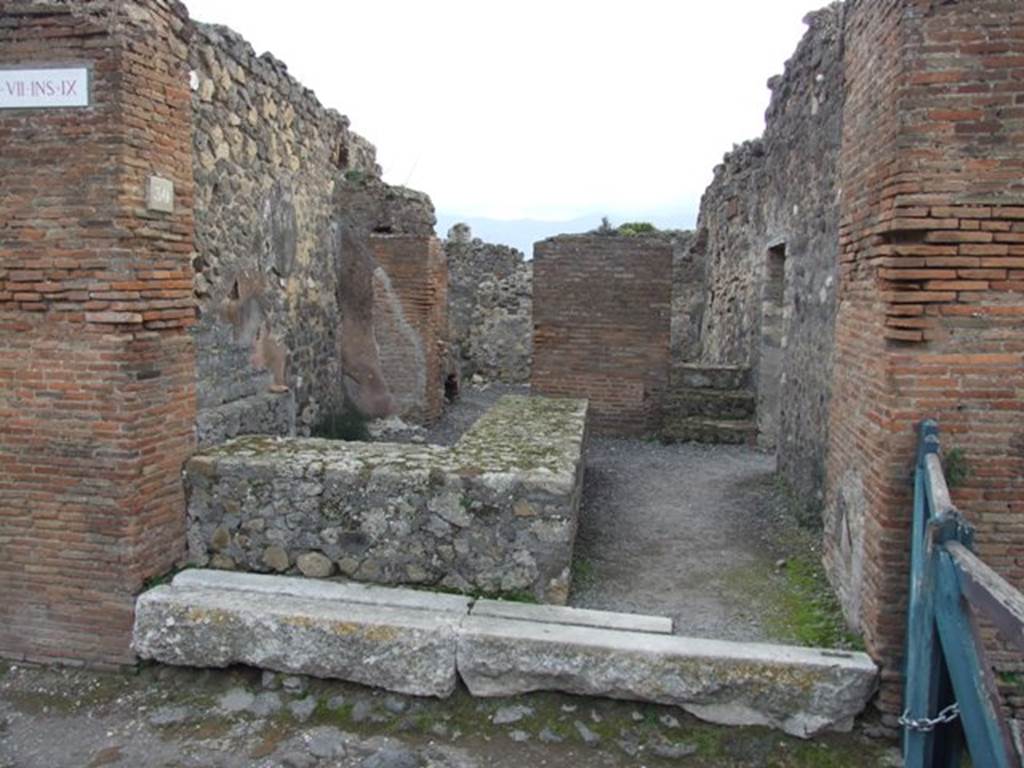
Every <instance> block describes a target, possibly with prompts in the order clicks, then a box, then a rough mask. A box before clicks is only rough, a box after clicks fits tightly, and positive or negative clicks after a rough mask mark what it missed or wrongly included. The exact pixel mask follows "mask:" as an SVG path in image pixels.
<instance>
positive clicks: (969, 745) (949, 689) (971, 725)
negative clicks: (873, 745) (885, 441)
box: [900, 421, 1024, 768]
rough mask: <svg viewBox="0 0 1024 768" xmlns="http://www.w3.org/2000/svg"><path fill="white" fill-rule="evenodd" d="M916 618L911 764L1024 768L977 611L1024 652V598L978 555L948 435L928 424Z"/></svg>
mask: <svg viewBox="0 0 1024 768" xmlns="http://www.w3.org/2000/svg"><path fill="white" fill-rule="evenodd" d="M913 515H914V518H913V529H912V537H913V538H912V542H911V555H910V604H909V609H908V616H907V645H906V683H905V689H904V711H903V715H902V717H901V718H900V724H901V725H902V726H903V729H904V739H903V763H904V766H905V768H939V766H942V768H955V766H959V765H960V763H961V759H962V757H963V753H964V749H965V747H966V751H967V752H968V753H969V754H970V757H971V761H972V763H973V764H974V765H975V766H976V767H977V768H1020V767H1021V762H1020V756H1019V754H1018V752H1017V749H1016V747H1015V745H1014V741H1013V738H1012V734H1011V732H1010V728H1009V725H1008V720H1007V718H1006V716H1005V714H1004V712H1003V710H1002V704H1001V702H1000V698H999V692H998V689H997V687H996V682H995V679H994V676H993V674H992V668H991V665H990V664H989V663H988V661H987V659H986V657H985V649H984V645H983V643H982V640H981V637H980V634H979V632H978V625H977V615H979V614H980V615H983V616H985V617H986V618H987V619H988V620H989V621H991V622H993V623H994V624H995V625H996V626H997V627H998V628H999V629H1000V630H1001V634H1003V635H1004V636H1005V637H1006V638H1007V639H1008V640H1009V641H1010V642H1011V643H1013V644H1015V645H1017V646H1018V647H1019V648H1020V649H1021V651H1022V652H1024V595H1021V593H1020V592H1018V591H1016V590H1015V589H1013V588H1012V587H1011V586H1010V585H1009V584H1008V583H1007V582H1006V581H1005V580H1003V579H1002V578H1001V577H1000V576H999V575H998V574H996V573H995V572H994V571H993V570H992V569H991V568H989V567H988V566H987V565H985V563H983V562H982V561H981V560H980V559H978V557H977V556H976V555H975V554H974V553H973V551H972V550H973V539H974V530H973V528H972V527H971V526H970V525H969V524H968V523H967V522H966V520H965V519H964V518H963V516H962V515H961V514H960V512H959V511H958V510H957V508H956V506H954V504H953V502H952V500H951V499H950V495H949V489H948V487H947V485H946V478H945V475H944V474H943V471H942V464H941V463H940V461H939V429H938V425H937V424H936V423H935V422H934V421H924V422H922V423H921V424H920V426H919V436H918V449H917V466H916V469H915V472H914V510H913Z"/></svg>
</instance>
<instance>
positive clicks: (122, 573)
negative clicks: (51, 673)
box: [0, 0, 196, 665]
mask: <svg viewBox="0 0 1024 768" xmlns="http://www.w3.org/2000/svg"><path fill="white" fill-rule="evenodd" d="M187 24H188V20H187V16H186V12H185V10H184V8H183V6H181V5H180V4H179V3H177V2H170V1H168V0H136V1H134V2H131V3H128V2H121V1H119V0H111V1H109V2H107V1H101V0H97V1H95V2H87V3H59V4H55V3H39V2H31V1H27V2H21V1H13V2H6V3H4V6H3V23H2V24H0V66H5V67H8V66H20V67H38V66H46V65H48V64H51V65H52V64H54V63H59V64H63V65H82V66H86V67H88V68H89V70H90V80H91V83H90V86H91V87H90V91H91V102H90V105H89V106H88V107H83V108H61V109H56V108H44V109H32V110H3V111H0V146H2V147H3V151H2V152H0V179H2V180H3V181H2V186H3V194H2V195H0V221H2V222H3V226H0V254H2V256H0V552H2V556H0V595H2V598H0V655H3V656H5V657H8V658H15V659H29V660H33V661H41V662H53V661H73V662H75V663H83V662H84V663H88V664H92V665H116V664H119V663H129V662H132V661H134V657H133V655H132V653H131V652H130V650H129V642H130V637H131V626H132V610H133V609H132V606H133V602H134V595H135V594H136V593H137V592H138V591H139V590H140V589H141V587H142V585H143V582H144V581H145V579H147V578H148V577H150V576H152V575H154V574H158V573H162V572H165V571H166V570H167V569H168V568H170V567H171V565H172V564H173V563H174V561H175V560H176V559H177V558H179V557H180V556H181V555H182V554H183V548H184V542H185V536H184V533H185V532H184V519H183V516H182V514H181V511H182V508H183V505H184V503H185V502H184V498H183V492H182V485H181V468H182V465H183V464H184V462H185V460H186V458H187V457H188V456H189V455H190V454H191V453H192V451H193V449H194V436H193V435H194V432H193V425H194V422H195V411H196V406H195V352H194V347H193V343H192V339H191V337H190V335H189V334H188V328H189V326H191V325H192V324H193V322H194V317H195V307H194V300H193V297H192V266H191V264H190V258H191V255H192V251H193V243H192V211H193V182H192V163H191V153H190V144H191V121H190V113H191V105H190V97H189V91H188V65H187V50H186V45H187V40H186V38H187V34H188V28H187ZM151 174H156V175H159V176H162V177H164V178H167V179H170V180H172V181H173V182H174V186H175V199H174V211H173V213H155V212H151V211H148V210H147V209H146V206H145V202H144V200H145V189H146V182H147V178H148V177H149V176H150V175H151Z"/></svg>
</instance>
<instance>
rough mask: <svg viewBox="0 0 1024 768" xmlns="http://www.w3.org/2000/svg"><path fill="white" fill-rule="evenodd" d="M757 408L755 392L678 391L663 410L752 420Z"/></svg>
mask: <svg viewBox="0 0 1024 768" xmlns="http://www.w3.org/2000/svg"><path fill="white" fill-rule="evenodd" d="M756 409H757V400H756V398H755V397H754V394H753V392H748V391H746V390H735V391H733V390H727V389H695V388H690V387H686V388H679V389H675V390H671V391H669V392H668V393H667V395H666V397H665V405H664V411H665V413H670V414H672V415H673V416H678V417H686V416H706V417H709V418H712V419H723V420H725V419H749V418H752V417H753V416H754V412H755V410H756Z"/></svg>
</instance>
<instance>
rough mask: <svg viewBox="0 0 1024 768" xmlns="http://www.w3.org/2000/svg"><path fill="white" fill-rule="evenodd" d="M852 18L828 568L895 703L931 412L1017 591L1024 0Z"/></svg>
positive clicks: (882, 5) (920, 3) (972, 508)
mask: <svg viewBox="0 0 1024 768" xmlns="http://www.w3.org/2000/svg"><path fill="white" fill-rule="evenodd" d="M847 18H848V27H847V31H846V73H847V87H848V89H849V90H848V94H847V104H846V110H845V115H846V117H845V123H844V135H843V149H842V158H841V169H842V170H841V175H842V184H841V186H842V189H843V190H844V194H843V200H842V223H841V232H840V239H841V243H840V245H841V281H840V297H839V298H840V304H839V313H838V318H837V324H836V353H835V354H836V357H835V369H834V385H833V394H832V405H831V419H830V435H831V439H830V450H829V456H828V470H829V471H828V478H829V479H828V498H827V504H828V507H829V513H828V515H827V525H828V531H827V534H826V562H827V564H828V566H829V569H830V573H831V575H832V578H833V580H834V581H835V583H836V584H837V586H838V587H839V589H840V592H841V594H842V596H843V598H844V603H845V606H846V608H847V610H848V613H849V614H850V616H851V618H853V619H855V620H856V621H857V622H858V623H859V625H860V626H861V628H862V629H863V631H864V634H865V639H866V642H867V647H868V650H869V651H870V652H871V653H872V654H873V655H874V656H875V657H876V658H877V659H879V660H880V661H881V662H882V663H883V665H884V671H883V681H884V685H883V688H882V692H881V696H880V701H879V705H880V707H881V708H882V709H883V710H884V711H886V712H889V713H894V712H896V711H897V710H898V709H899V705H900V689H899V681H900V664H901V657H902V652H903V632H904V616H905V612H906V603H905V596H906V592H907V551H908V550H907V547H908V543H909V520H910V491H911V486H910V484H909V480H908V478H909V476H910V470H911V466H912V463H913V455H914V440H915V436H914V425H915V423H916V422H917V421H919V420H920V419H922V418H925V417H934V418H937V419H938V420H939V423H940V426H941V428H942V431H943V434H944V445H945V446H946V447H947V448H953V447H957V448H961V449H962V450H963V451H964V453H965V455H966V457H967V461H968V463H969V465H970V466H971V468H972V470H973V472H972V474H971V477H970V479H969V480H968V481H967V483H966V484H965V485H964V486H963V487H960V488H957V489H956V490H955V491H954V499H955V501H956V502H957V503H958V504H959V505H960V506H961V508H962V509H963V511H964V512H965V513H966V514H967V516H968V518H969V519H970V520H971V522H972V523H974V524H975V525H976V526H977V528H978V537H977V541H978V550H979V552H980V553H981V555H982V556H983V557H984V558H985V559H986V560H987V561H988V562H989V563H990V564H991V565H992V566H993V567H994V568H996V569H997V570H998V571H999V572H1000V573H1001V574H1002V575H1004V576H1005V577H1007V578H1009V579H1010V580H1011V581H1012V582H1014V583H1015V584H1016V585H1017V586H1019V587H1024V515H1022V514H1021V513H1022V512H1024V400H1022V399H1021V397H1020V393H1021V391H1024V324H1022V322H1021V321H1022V317H1024V291H1022V287H1024V286H1022V285H1021V284H1020V283H1019V281H1017V280H1016V279H1015V276H1014V275H1013V274H1012V273H1013V270H1014V269H1016V268H1018V267H1019V259H1020V258H1021V257H1022V256H1024V252H1022V251H1021V244H1020V242H1019V235H1020V233H1021V232H1024V226H1021V224H1022V221H1021V204H1022V202H1024V173H1022V170H1024V155H1022V154H1021V150H1020V147H1021V141H1022V138H1024V110H1022V109H1021V108H1020V104H1021V103H1024V64H1022V62H1024V58H1022V54H1024V6H1021V4H1020V3H1019V2H1016V0H977V1H976V2H970V3H936V2H930V1H928V0H871V2H866V1H865V0H859V1H857V0H854V2H851V3H850V4H849V7H848V17H847ZM1018 662H1019V660H1018Z"/></svg>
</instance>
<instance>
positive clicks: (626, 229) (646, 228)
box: [587, 216, 659, 237]
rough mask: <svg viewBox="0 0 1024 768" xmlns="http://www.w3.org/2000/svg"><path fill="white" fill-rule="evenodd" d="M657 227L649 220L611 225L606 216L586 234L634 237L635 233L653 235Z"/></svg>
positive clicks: (656, 231)
mask: <svg viewBox="0 0 1024 768" xmlns="http://www.w3.org/2000/svg"><path fill="white" fill-rule="evenodd" d="M658 231H659V230H658V228H657V227H656V226H654V225H653V224H651V223H650V222H649V221H628V222H626V223H625V224H620V225H619V226H617V227H613V226H612V223H611V222H610V221H609V220H608V217H607V216H602V217H601V226H599V227H598V228H597V229H592V230H590V232H588V233H587V234H588V235H606V236H620V237H635V236H636V235H654V234H657V233H658Z"/></svg>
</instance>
